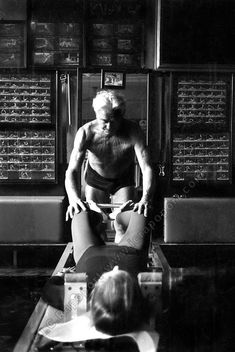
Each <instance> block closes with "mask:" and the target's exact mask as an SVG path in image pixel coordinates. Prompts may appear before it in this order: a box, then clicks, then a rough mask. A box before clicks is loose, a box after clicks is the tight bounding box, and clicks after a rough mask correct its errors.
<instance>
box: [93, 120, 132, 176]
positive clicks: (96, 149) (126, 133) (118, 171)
mask: <svg viewBox="0 0 235 352" xmlns="http://www.w3.org/2000/svg"><path fill="white" fill-rule="evenodd" d="M87 131H88V133H87V150H88V161H89V164H90V166H91V167H92V169H94V170H95V171H96V172H97V173H98V174H99V175H101V176H103V177H107V178H118V177H119V176H120V175H122V174H123V173H124V172H125V170H127V169H128V168H129V167H130V165H132V164H133V162H134V156H135V153H134V142H133V140H134V126H133V124H132V123H130V122H129V121H127V120H124V121H123V124H122V126H121V128H120V131H119V132H118V133H117V134H116V135H112V136H107V135H106V134H105V133H102V131H99V130H98V129H96V124H95V120H94V121H92V122H91V123H90V125H88V126H87Z"/></svg>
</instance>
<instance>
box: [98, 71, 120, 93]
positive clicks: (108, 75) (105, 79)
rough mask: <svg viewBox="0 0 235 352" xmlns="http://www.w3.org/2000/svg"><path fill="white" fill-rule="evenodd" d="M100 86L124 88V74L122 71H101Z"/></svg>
mask: <svg viewBox="0 0 235 352" xmlns="http://www.w3.org/2000/svg"><path fill="white" fill-rule="evenodd" d="M101 80H102V82H101V87H102V88H111V89H124V88H125V83H126V76H125V73H124V72H115V71H105V70H103V71H102V75H101Z"/></svg>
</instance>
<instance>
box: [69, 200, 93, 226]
mask: <svg viewBox="0 0 235 352" xmlns="http://www.w3.org/2000/svg"><path fill="white" fill-rule="evenodd" d="M87 209H88V207H87V205H86V203H85V202H83V201H82V200H81V199H78V200H77V201H76V202H75V201H74V202H71V203H70V204H69V206H68V208H67V211H66V217H65V219H66V221H68V220H69V218H70V219H72V218H73V216H74V214H78V213H80V212H81V211H82V210H84V211H85V210H87Z"/></svg>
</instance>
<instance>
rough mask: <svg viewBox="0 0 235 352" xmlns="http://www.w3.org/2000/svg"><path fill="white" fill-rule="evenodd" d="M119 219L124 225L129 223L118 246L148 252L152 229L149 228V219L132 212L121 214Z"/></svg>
mask: <svg viewBox="0 0 235 352" xmlns="http://www.w3.org/2000/svg"><path fill="white" fill-rule="evenodd" d="M117 218H120V219H119V220H121V222H122V223H124V224H127V223H128V227H127V230H126V232H125V234H124V236H123V238H122V239H121V241H120V242H119V243H118V245H119V246H128V247H133V248H135V249H139V250H148V246H149V238H150V229H149V228H148V226H147V218H146V217H144V215H143V214H141V215H140V214H138V213H137V212H134V211H132V210H129V211H125V212H123V213H119V214H118V216H117Z"/></svg>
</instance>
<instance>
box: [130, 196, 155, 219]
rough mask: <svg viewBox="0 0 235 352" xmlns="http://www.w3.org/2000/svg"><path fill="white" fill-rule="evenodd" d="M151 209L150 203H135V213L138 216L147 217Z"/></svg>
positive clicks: (141, 201)
mask: <svg viewBox="0 0 235 352" xmlns="http://www.w3.org/2000/svg"><path fill="white" fill-rule="evenodd" d="M150 208H151V206H150V202H149V201H147V200H140V201H139V202H138V203H135V205H134V208H133V211H137V212H138V214H144V216H145V217H147V216H148V213H149V210H150Z"/></svg>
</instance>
